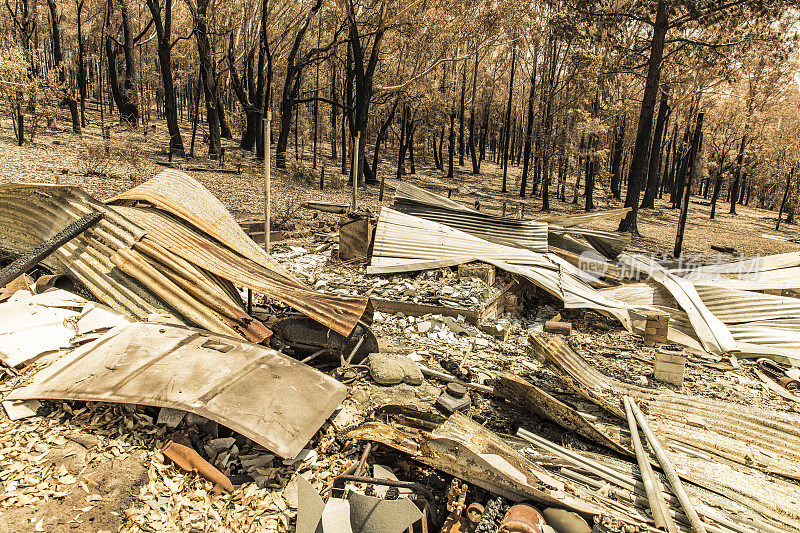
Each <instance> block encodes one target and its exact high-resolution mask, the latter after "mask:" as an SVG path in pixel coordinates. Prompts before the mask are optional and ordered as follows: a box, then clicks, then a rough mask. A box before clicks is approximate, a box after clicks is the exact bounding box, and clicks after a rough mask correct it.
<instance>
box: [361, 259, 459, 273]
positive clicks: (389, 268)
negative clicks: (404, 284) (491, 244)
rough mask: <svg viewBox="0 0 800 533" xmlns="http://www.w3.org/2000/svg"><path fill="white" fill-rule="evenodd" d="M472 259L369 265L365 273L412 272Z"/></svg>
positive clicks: (457, 263) (453, 264) (448, 265)
mask: <svg viewBox="0 0 800 533" xmlns="http://www.w3.org/2000/svg"><path fill="white" fill-rule="evenodd" d="M470 261H474V259H470V258H452V259H440V260H439V261H416V262H410V263H400V264H397V265H369V266H368V267H367V274H397V273H400V272H414V271H417V270H436V269H437V268H446V267H452V266H457V265H460V264H462V263H468V262H470Z"/></svg>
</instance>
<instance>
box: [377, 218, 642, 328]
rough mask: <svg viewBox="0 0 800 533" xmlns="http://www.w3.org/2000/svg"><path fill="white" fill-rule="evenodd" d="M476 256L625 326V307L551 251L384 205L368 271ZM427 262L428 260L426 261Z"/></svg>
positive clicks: (570, 304) (627, 322) (627, 321)
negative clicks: (493, 240) (507, 242)
mask: <svg viewBox="0 0 800 533" xmlns="http://www.w3.org/2000/svg"><path fill="white" fill-rule="evenodd" d="M459 258H461V259H463V260H464V261H465V262H466V261H471V260H473V259H478V260H480V261H484V262H486V263H490V264H493V265H495V266H496V267H498V268H500V269H502V270H505V271H507V272H511V273H513V274H517V275H520V276H523V277H525V278H527V279H528V280H530V281H531V282H532V283H533V284H535V285H536V286H538V287H541V288H542V289H544V290H545V291H547V292H549V293H550V294H552V295H553V296H555V297H556V298H559V299H561V300H563V301H564V304H565V306H567V307H571V308H590V309H597V310H600V311H603V312H605V313H607V314H608V315H610V316H613V317H615V318H617V319H618V320H619V321H620V322H622V324H623V325H625V327H630V317H629V315H628V305H627V304H625V303H623V302H619V301H614V300H613V299H611V298H608V297H606V296H604V295H603V294H602V293H600V292H598V291H597V290H595V289H594V288H592V287H591V286H590V285H589V283H588V282H589V281H590V280H591V281H596V280H594V278H591V277H589V276H586V275H585V274H584V273H583V272H582V271H581V270H580V269H578V268H576V267H574V266H573V265H571V264H570V263H568V262H567V261H565V260H564V259H561V258H560V257H558V256H556V255H554V254H550V253H548V254H541V253H538V252H534V251H531V250H525V249H522V248H513V247H510V246H505V245H502V244H495V243H491V242H488V241H485V240H483V239H481V238H479V237H476V236H473V235H469V234H468V233H465V232H463V231H459V230H457V229H454V228H450V227H448V226H445V225H443V224H438V223H436V222H432V221H429V220H425V219H421V218H419V217H413V216H410V215H405V214H403V213H399V212H397V211H394V210H392V209H389V208H386V207H384V208H383V209H382V210H381V214H380V217H379V218H378V226H377V228H376V229H375V241H374V244H373V256H372V266H371V267H370V268H369V269H368V270H367V272H369V273H379V272H381V271H382V268H375V267H376V266H378V267H385V266H386V265H393V264H394V265H398V264H405V265H406V266H407V268H409V269H417V268H419V267H420V263H422V265H423V266H424V263H423V262H426V261H427V262H431V261H445V262H447V264H449V260H451V259H459ZM429 264H430V263H429Z"/></svg>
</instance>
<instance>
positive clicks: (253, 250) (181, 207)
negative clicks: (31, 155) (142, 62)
mask: <svg viewBox="0 0 800 533" xmlns="http://www.w3.org/2000/svg"><path fill="white" fill-rule="evenodd" d="M136 202H149V203H151V204H153V205H154V206H156V207H159V208H161V209H164V210H165V211H167V212H169V213H172V214H173V215H175V216H177V217H178V218H180V219H182V220H185V221H186V222H188V223H189V224H191V225H193V226H194V227H196V228H198V229H200V230H202V231H204V232H205V233H206V234H208V235H210V236H212V237H214V238H215V239H217V241H219V242H221V243H222V244H224V245H225V246H227V247H228V248H230V249H231V250H233V251H235V252H238V253H240V254H241V255H243V256H245V257H247V258H248V259H250V260H252V261H255V262H256V263H258V264H259V265H261V266H263V267H265V268H267V269H269V270H270V271H272V272H274V273H275V274H277V275H281V276H283V277H284V278H287V279H289V280H293V281H295V282H298V280H297V278H296V277H295V276H294V275H293V274H292V273H291V272H289V271H288V270H286V269H285V268H284V267H283V266H281V265H280V264H279V263H278V262H277V261H275V260H274V259H272V258H271V257H270V256H269V254H267V253H266V252H265V251H264V250H263V249H262V248H261V247H259V246H258V245H257V244H256V243H255V242H253V240H252V239H250V238H249V237H248V236H247V234H245V233H244V231H242V228H241V227H240V226H239V224H238V223H237V222H236V220H234V218H233V217H232V216H231V214H230V212H229V211H228V210H227V209H226V208H225V206H224V205H222V202H220V201H219V200H218V199H217V197H216V196H214V195H213V194H211V192H209V190H208V189H206V188H205V187H203V185H202V184H201V183H200V182H199V181H197V180H196V179H194V178H192V177H191V176H190V175H188V174H186V173H185V172H181V171H180V170H174V169H167V170H164V171H163V172H160V173H159V174H157V175H156V176H155V177H153V178H152V179H149V180H147V181H146V182H144V183H142V184H141V185H138V186H136V187H134V188H133V189H130V190H128V191H125V192H123V193H121V194H118V195H117V196H115V197H113V198H111V199H110V200H108V201H107V202H106V203H108V204H111V205H134V204H136Z"/></svg>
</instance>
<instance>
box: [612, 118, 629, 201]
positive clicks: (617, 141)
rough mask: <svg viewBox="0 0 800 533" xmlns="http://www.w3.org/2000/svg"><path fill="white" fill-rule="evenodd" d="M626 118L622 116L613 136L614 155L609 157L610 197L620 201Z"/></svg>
mask: <svg viewBox="0 0 800 533" xmlns="http://www.w3.org/2000/svg"><path fill="white" fill-rule="evenodd" d="M627 120H628V119H627V117H626V116H625V115H623V116H622V124H620V125H619V126H618V127H617V128H616V130H615V135H614V153H613V155H612V156H611V195H612V196H613V197H614V198H616V199H617V200H620V199H621V198H622V186H621V184H622V150H623V149H624V146H625V123H626V122H627Z"/></svg>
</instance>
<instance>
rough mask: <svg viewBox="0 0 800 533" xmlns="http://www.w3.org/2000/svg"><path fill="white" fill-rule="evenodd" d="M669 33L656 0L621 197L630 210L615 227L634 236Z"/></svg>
mask: <svg viewBox="0 0 800 533" xmlns="http://www.w3.org/2000/svg"><path fill="white" fill-rule="evenodd" d="M668 29H669V18H668V6H667V2H666V0H658V5H657V7H656V18H655V22H654V24H653V36H652V40H651V45H650V60H649V64H648V70H647V81H646V82H645V87H644V95H643V97H642V107H641V110H640V112H639V125H638V127H637V131H636V143H635V145H634V149H633V160H632V161H631V168H630V170H629V172H628V189H627V191H626V194H625V207H630V208H631V210H630V211H629V212H628V214H627V215H626V216H625V218H624V219H622V221H620V224H619V231H629V232H632V233H638V232H639V229H638V226H637V223H636V216H637V214H638V209H639V195H640V193H641V191H642V185H643V183H642V182H643V180H644V172H645V165H646V163H647V152H648V148H649V146H650V129H651V128H652V126H653V111H654V108H655V103H656V96H657V95H658V84H659V80H660V79H661V62H662V59H663V55H664V41H665V40H666V35H667V30H668Z"/></svg>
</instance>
